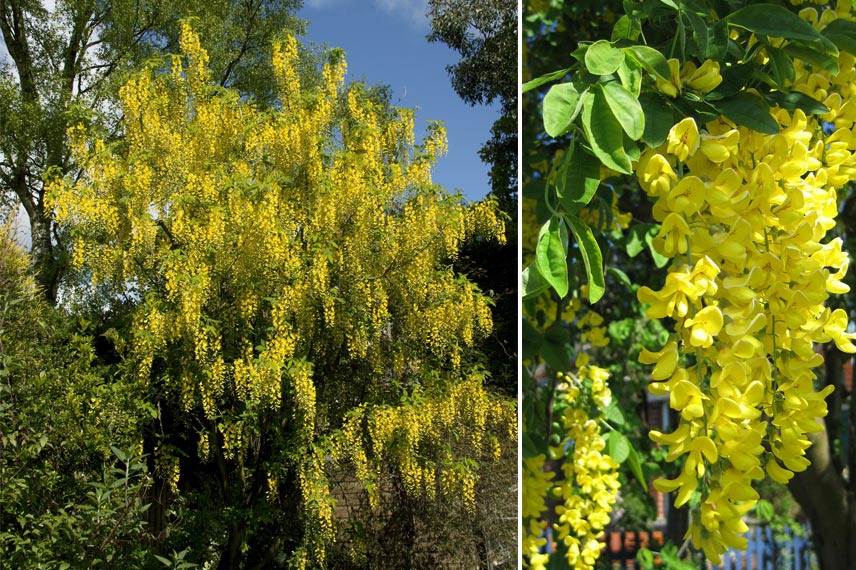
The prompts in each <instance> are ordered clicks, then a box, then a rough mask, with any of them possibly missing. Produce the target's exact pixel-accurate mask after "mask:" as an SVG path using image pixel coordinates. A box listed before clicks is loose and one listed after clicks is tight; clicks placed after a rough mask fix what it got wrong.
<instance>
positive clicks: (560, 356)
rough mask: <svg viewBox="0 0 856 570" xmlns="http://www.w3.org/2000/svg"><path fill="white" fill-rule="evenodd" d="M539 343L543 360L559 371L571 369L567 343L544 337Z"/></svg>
mask: <svg viewBox="0 0 856 570" xmlns="http://www.w3.org/2000/svg"><path fill="white" fill-rule="evenodd" d="M544 340H545V342H544V343H543V344H542V345H541V357H542V358H543V359H544V362H546V363H547V365H548V366H549V367H550V368H552V369H553V370H557V371H559V372H567V371H568V370H570V369H571V355H570V353H569V352H568V343H567V342H560V341H557V340H556V339H550V338H547V337H545V338H544Z"/></svg>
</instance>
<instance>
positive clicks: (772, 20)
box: [724, 4, 820, 42]
mask: <svg viewBox="0 0 856 570" xmlns="http://www.w3.org/2000/svg"><path fill="white" fill-rule="evenodd" d="M724 19H725V20H727V21H728V23H729V24H730V25H732V26H736V27H738V28H743V29H744V30H749V31H750V32H753V33H755V34H763V35H765V36H771V37H774V38H786V39H790V40H805V41H809V42H811V41H819V40H820V34H819V33H817V31H815V29H814V28H813V27H812V26H811V24H809V23H808V22H806V21H805V20H803V19H802V18H800V17H799V16H797V15H796V14H794V13H793V12H791V11H790V10H788V9H787V8H783V7H782V6H779V5H778V4H750V5H748V6H746V7H744V8H741V9H740V10H737V11H736V12H734V13H732V14H730V15H728V16H727V17H725V18H724Z"/></svg>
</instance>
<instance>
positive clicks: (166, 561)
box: [155, 554, 172, 568]
mask: <svg viewBox="0 0 856 570" xmlns="http://www.w3.org/2000/svg"><path fill="white" fill-rule="evenodd" d="M155 558H157V559H158V562H160V563H161V564H163V565H164V566H169V567H170V568H172V561H171V560H169V559H168V558H164V557H163V556H160V555H157V554H155Z"/></svg>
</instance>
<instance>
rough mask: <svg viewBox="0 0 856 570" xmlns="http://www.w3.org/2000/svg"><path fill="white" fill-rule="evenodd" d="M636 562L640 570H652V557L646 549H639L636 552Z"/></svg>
mask: <svg viewBox="0 0 856 570" xmlns="http://www.w3.org/2000/svg"><path fill="white" fill-rule="evenodd" d="M636 561H637V562H638V563H639V567H640V568H641V570H654V555H653V554H651V551H650V550H648V549H647V548H640V549H639V550H637V551H636Z"/></svg>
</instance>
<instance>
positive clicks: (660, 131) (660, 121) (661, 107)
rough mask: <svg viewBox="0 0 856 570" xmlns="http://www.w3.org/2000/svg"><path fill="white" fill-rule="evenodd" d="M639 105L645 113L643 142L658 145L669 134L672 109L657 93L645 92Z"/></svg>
mask: <svg viewBox="0 0 856 570" xmlns="http://www.w3.org/2000/svg"><path fill="white" fill-rule="evenodd" d="M639 105H640V106H641V107H642V112H643V113H645V132H643V133H642V142H644V143H645V144H647V145H648V146H650V147H658V146H660V145H661V144H663V142H664V141H665V140H666V137H668V136H669V130H670V129H671V128H672V123H673V120H672V110H671V109H670V108H669V106H668V105H667V104H666V102H665V101H663V98H662V97H660V96H659V95H657V94H656V93H643V94H641V95H640V96H639Z"/></svg>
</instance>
